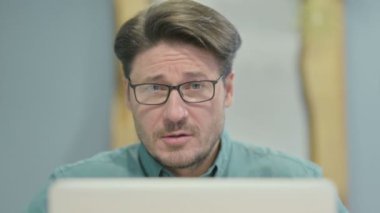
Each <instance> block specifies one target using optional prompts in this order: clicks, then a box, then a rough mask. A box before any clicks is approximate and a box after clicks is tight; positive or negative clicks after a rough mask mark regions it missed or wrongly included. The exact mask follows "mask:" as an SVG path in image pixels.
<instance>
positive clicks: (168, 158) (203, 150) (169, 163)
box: [135, 119, 224, 170]
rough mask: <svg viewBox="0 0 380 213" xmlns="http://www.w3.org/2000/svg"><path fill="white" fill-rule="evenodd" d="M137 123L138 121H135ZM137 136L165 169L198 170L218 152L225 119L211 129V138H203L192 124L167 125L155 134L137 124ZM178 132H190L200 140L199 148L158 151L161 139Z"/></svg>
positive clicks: (194, 137)
mask: <svg viewBox="0 0 380 213" xmlns="http://www.w3.org/2000/svg"><path fill="white" fill-rule="evenodd" d="M135 121H136V120H135ZM135 124H136V131H137V136H138V138H139V139H140V141H141V142H142V144H143V145H144V146H145V148H146V149H147V151H148V152H149V154H150V155H151V156H152V157H153V158H154V159H155V160H157V161H158V162H160V163H161V164H162V165H163V166H164V167H166V168H168V169H169V170H170V169H194V170H195V169H196V168H198V167H199V166H200V165H201V164H202V163H203V162H205V160H206V159H208V157H210V155H211V154H212V153H213V151H214V150H215V151H217V146H218V144H219V141H220V135H221V131H222V129H223V125H224V119H221V121H219V122H217V124H215V126H214V127H216V128H212V129H210V130H209V131H210V134H209V137H207V138H201V134H200V131H201V130H200V129H199V128H198V127H196V126H193V125H190V124H173V123H169V124H165V127H164V128H163V129H160V130H157V131H155V132H154V133H153V134H151V136H150V134H148V133H146V132H145V131H144V129H143V128H142V126H141V125H140V124H139V123H138V122H135ZM176 130H184V131H186V132H190V133H191V134H192V135H193V139H195V140H198V146H197V147H195V148H193V149H191V150H186V149H184V148H182V147H180V148H173V149H172V150H164V151H162V150H157V143H159V140H160V138H161V137H162V136H163V135H165V134H168V133H170V132H173V131H176Z"/></svg>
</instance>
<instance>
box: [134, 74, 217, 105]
mask: <svg viewBox="0 0 380 213" xmlns="http://www.w3.org/2000/svg"><path fill="white" fill-rule="evenodd" d="M223 76H224V73H223V74H221V75H220V76H219V77H218V78H217V79H216V80H200V81H187V82H183V83H181V84H177V85H167V84H158V83H157V84H156V83H141V84H132V81H131V78H130V77H129V76H128V77H127V79H128V86H129V87H131V88H132V89H133V93H134V96H135V100H136V102H137V103H139V104H142V105H163V104H165V103H166V102H167V101H168V100H169V97H170V94H171V92H172V91H173V90H177V92H178V94H179V96H180V97H181V99H182V100H183V101H184V102H185V103H203V102H206V101H210V100H212V99H213V98H214V96H215V85H216V84H217V83H218V82H219V80H220V79H221V78H222V77H223ZM192 82H210V83H212V88H213V90H212V96H211V97H210V98H209V99H206V100H203V101H197V102H192V101H187V100H185V98H184V97H183V94H182V92H181V90H180V87H181V86H182V85H185V84H188V83H192ZM141 85H158V86H166V87H167V88H169V90H168V93H167V96H166V98H165V100H164V101H163V102H161V103H158V104H146V103H142V102H140V101H139V100H138V99H137V95H136V87H138V86H141Z"/></svg>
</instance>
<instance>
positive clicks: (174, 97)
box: [163, 90, 188, 123]
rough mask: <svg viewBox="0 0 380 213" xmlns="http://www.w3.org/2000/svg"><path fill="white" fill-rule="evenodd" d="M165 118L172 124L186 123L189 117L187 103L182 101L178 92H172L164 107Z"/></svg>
mask: <svg viewBox="0 0 380 213" xmlns="http://www.w3.org/2000/svg"><path fill="white" fill-rule="evenodd" d="M164 107H165V109H164V114H163V116H164V118H165V120H167V121H169V122H171V123H180V122H182V121H185V120H186V118H187V116H188V111H187V108H186V103H185V102H184V101H183V100H182V98H181V96H180V94H179V91H178V90H172V91H171V92H170V95H169V98H168V100H167V102H166V103H165V105H164Z"/></svg>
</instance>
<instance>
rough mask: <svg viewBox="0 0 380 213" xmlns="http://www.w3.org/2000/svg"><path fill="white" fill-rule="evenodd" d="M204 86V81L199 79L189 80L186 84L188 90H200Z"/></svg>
mask: <svg viewBox="0 0 380 213" xmlns="http://www.w3.org/2000/svg"><path fill="white" fill-rule="evenodd" d="M202 87H203V84H202V82H199V81H193V82H189V83H187V84H185V85H184V89H186V90H199V89H202Z"/></svg>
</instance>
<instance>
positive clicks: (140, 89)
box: [128, 75, 223, 105]
mask: <svg viewBox="0 0 380 213" xmlns="http://www.w3.org/2000/svg"><path fill="white" fill-rule="evenodd" d="M222 76H223V75H221V76H219V78H218V79H216V80H215V81H212V80H202V81H189V82H185V83H182V84H178V85H176V86H171V85H166V84H153V83H143V84H132V83H131V79H130V78H128V80H129V86H130V87H131V88H132V89H133V91H134V94H135V98H136V101H137V102H138V103H139V104H144V105H160V104H164V103H166V101H167V100H168V99H169V96H170V93H171V91H172V90H177V91H178V93H179V95H180V96H181V98H182V100H183V101H184V102H187V103H201V102H205V101H209V100H211V99H213V98H214V95H215V84H216V83H218V81H219V79H221V78H222Z"/></svg>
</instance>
